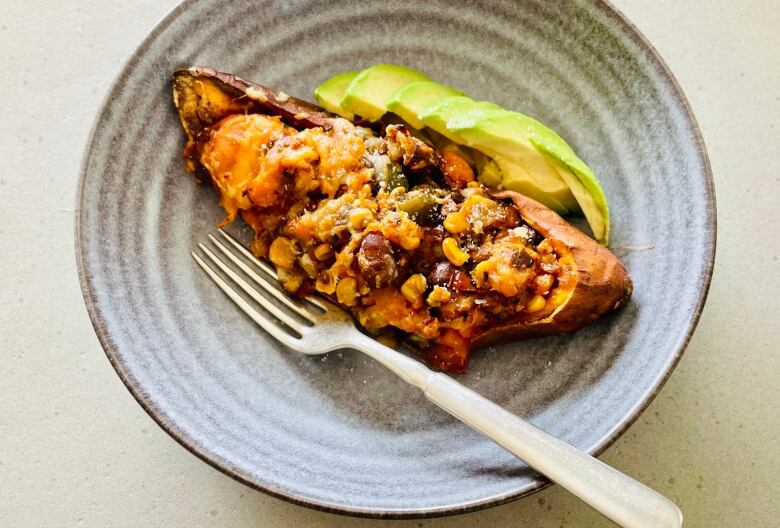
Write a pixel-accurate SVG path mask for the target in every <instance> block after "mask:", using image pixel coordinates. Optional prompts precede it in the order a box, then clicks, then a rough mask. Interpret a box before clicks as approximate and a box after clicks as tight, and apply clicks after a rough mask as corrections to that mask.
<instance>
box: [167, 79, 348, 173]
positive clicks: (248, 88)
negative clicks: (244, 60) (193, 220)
mask: <svg viewBox="0 0 780 528" xmlns="http://www.w3.org/2000/svg"><path fill="white" fill-rule="evenodd" d="M173 104H174V106H175V107H176V110H177V111H178V113H179V119H181V124H182V127H183V128H184V132H185V133H186V134H187V139H188V146H189V145H192V144H194V143H195V142H197V140H198V136H199V135H200V133H201V132H202V131H203V130H204V129H205V128H206V127H208V126H210V125H213V124H214V123H216V122H217V121H219V120H221V119H223V118H225V117H227V116H229V115H231V114H237V113H258V114H265V115H272V116H280V117H281V118H282V121H284V122H285V123H286V124H288V125H290V126H292V127H295V128H313V127H322V128H324V129H326V130H327V129H329V128H330V127H331V124H332V123H333V120H334V119H335V118H336V117H335V116H333V115H331V114H329V113H328V112H325V111H324V110H322V109H321V108H320V107H318V106H315V105H313V104H311V103H307V102H306V101H302V100H300V99H296V98H295V97H291V96H289V95H287V94H285V93H282V92H275V91H273V90H271V89H270V88H266V87H265V86H261V85H259V84H255V83H252V82H249V81H246V80H244V79H242V78H240V77H236V76H235V75H231V74H229V73H222V72H218V71H216V70H212V69H211V68H205V67H202V66H196V67H192V68H180V69H178V70H176V71H175V72H174V73H173ZM188 159H189V156H188Z"/></svg>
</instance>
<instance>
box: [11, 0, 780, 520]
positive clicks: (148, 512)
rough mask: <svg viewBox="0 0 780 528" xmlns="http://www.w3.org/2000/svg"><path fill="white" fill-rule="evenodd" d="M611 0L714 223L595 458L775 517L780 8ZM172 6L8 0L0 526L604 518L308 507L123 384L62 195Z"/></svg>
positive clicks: (532, 506)
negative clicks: (80, 271) (700, 174)
mask: <svg viewBox="0 0 780 528" xmlns="http://www.w3.org/2000/svg"><path fill="white" fill-rule="evenodd" d="M616 3H617V6H618V7H619V8H620V9H621V10H622V11H623V12H624V13H625V14H626V15H628V17H629V18H630V19H631V20H632V21H633V22H634V23H635V24H636V25H637V26H638V27H639V29H640V30H641V31H642V32H643V33H644V34H645V35H646V36H647V37H648V38H649V39H650V41H651V42H653V44H654V45H655V46H656V47H657V48H658V50H659V51H660V53H661V55H662V56H663V57H664V58H665V59H666V61H667V62H668V63H669V66H670V67H671V69H672V71H673V72H674V73H675V74H676V76H677V78H678V80H679V81H680V83H681V84H682V87H683V89H684V90H685V92H686V93H687V95H688V97H689V98H690V101H691V104H692V106H693V109H694V112H695V114H696V116H697V118H698V120H699V123H700V125H701V128H702V130H703V133H704V138H705V140H706V143H707V147H708V149H709V153H710V156H711V159H712V166H713V170H714V173H715V186H716V194H717V201H718V224H719V226H718V231H719V232H718V250H717V260H716V264H715V276H714V280H713V282H712V287H711V290H710V294H709V300H708V302H707V306H706V308H705V310H704V314H703V316H702V318H701V322H700V323H699V327H698V330H697V331H696V334H695V335H694V337H693V340H692V341H691V343H690V346H689V347H688V351H687V352H686V354H685V356H684V357H683V359H682V361H681V362H680V365H679V366H678V368H677V370H676V371H675V372H674V374H673V375H672V377H671V379H670V380H669V382H668V383H667V385H666V386H665V388H664V389H663V390H662V392H661V393H660V394H659V396H658V397H657V398H656V400H655V401H654V402H653V404H652V405H651V406H650V407H649V409H648V410H647V411H646V412H645V413H644V414H643V415H642V417H641V418H640V419H639V420H638V421H637V422H636V423H635V424H634V425H633V426H632V427H631V428H630V429H629V431H628V432H627V433H626V434H625V435H623V437H622V438H621V439H620V440H619V441H618V442H617V443H616V444H615V445H614V446H613V447H611V448H610V449H609V450H608V451H607V452H606V453H605V454H604V455H603V457H602V458H603V460H604V461H606V462H607V463H609V464H612V465H614V466H615V467H617V468H618V469H620V470H621V471H624V472H626V473H628V474H629V475H632V476H634V477H636V478H638V479H639V480H641V481H643V482H645V483H647V484H649V485H650V486H652V487H654V488H656V489H658V490H659V491H660V492H662V493H664V494H666V495H668V496H669V497H671V498H672V499H673V500H674V501H676V502H677V503H678V504H679V505H680V507H681V508H682V510H683V511H684V512H685V515H686V519H687V523H686V526H690V527H718V528H728V527H734V528H737V527H738V528H746V527H750V528H770V527H775V526H778V523H779V522H780V521H778V519H780V502H779V501H778V491H780V465H779V464H778V460H780V438H778V437H779V436H780V420H779V419H778V409H777V406H778V393H779V392H780V391H779V389H780V381H779V380H780V353H778V349H779V348H780V310H779V308H780V301H779V299H780V291H779V290H780V288H778V285H780V281H779V280H778V275H780V273H778V272H780V263H778V254H780V214H778V210H779V209H778V204H777V202H778V200H780V183H779V182H780V176H778V169H777V168H776V167H775V165H776V157H777V155H778V152H779V151H780V32H778V27H780V7H779V6H778V4H777V3H776V2H772V1H768V0H767V1H761V0H750V1H738V2H734V1H727V0H717V1H715V0H713V1H709V2H679V1H671V0H664V1H656V2H645V1H642V0H619V1H617V2H616ZM173 4H174V2H173V1H171V0H166V1H159V0H132V1H127V2H117V1H115V0H112V1H110V2H107V1H102V0H84V1H81V2H44V1H41V0H28V1H26V2H23V1H21V0H10V1H9V0H5V1H4V2H2V7H3V9H2V11H3V14H2V17H0V45H2V50H3V52H2V64H3V67H4V70H5V74H4V75H3V76H2V77H1V78H0V87H1V90H0V93H2V98H0V107H1V108H2V121H3V127H2V129H1V130H0V147H1V149H2V153H3V159H4V163H3V166H2V169H0V255H2V257H0V262H2V268H1V270H2V273H0V292H2V293H0V299H2V305H1V306H2V307H1V308H0V358H1V359H0V526H2V527H9V528H11V527H13V528H15V527H28V526H30V527H38V526H56V527H68V526H90V527H109V526H150V527H156V526H165V527H200V526H213V527H222V526H225V527H227V526H230V527H244V526H252V527H255V526H258V527H259V526H295V527H314V526H317V527H336V526H346V527H357V526H361V527H363V526H368V527H380V526H390V525H392V526H398V527H407V526H408V527H424V526H435V527H444V526H447V527H450V526H452V527H472V526H475V527H504V526H506V527H510V526H512V527H520V526H527V527H541V528H547V527H549V528H558V527H577V528H587V527H598V526H610V524H609V523H608V522H607V521H605V520H604V519H603V518H601V517H600V516H599V515H598V514H596V513H594V512H593V511H591V510H589V509H588V508H587V507H586V506H584V505H583V504H581V503H580V502H579V501H578V500H576V499H575V498H573V497H572V496H571V495H569V494H568V493H567V492H565V491H564V490H562V489H561V488H559V487H552V488H548V489H546V490H544V491H543V492H541V493H538V494H536V495H533V496H531V497H528V498H526V499H521V500H519V501H516V502H514V503H511V504H507V505H504V506H500V507H496V508H493V509H490V510H487V511H482V512H477V513H473V514H468V515H463V516H460V517H454V518H445V519H438V520H431V521H403V522H388V521H384V522H383V521H369V520H365V519H350V518H347V517H340V516H336V515H330V514H325V513H320V512H317V511H312V510H309V509H305V508H301V507H298V506H294V505H291V504H288V503H286V502H282V501H280V500H277V499H274V498H271V497H268V496H266V495H263V494H262V493H259V492H255V491H252V490H250V489H249V488H246V487H244V486H243V485H241V484H239V483H237V482H235V481H233V480H231V479H230V478H228V477H226V476H224V475H223V474H221V473H219V472H218V471H216V470H214V469H212V468H211V467H209V466H208V465H206V464H204V463H203V462H201V461H200V460H198V459H196V458H195V457H194V456H192V455H191V454H189V453H188V452H187V451H186V450H185V449H183V448H181V447H180V446H179V445H178V444H177V443H176V442H175V441H174V440H172V439H171V438H170V437H168V436H167V435H166V434H165V433H164V432H163V431H162V430H161V429H159V428H158V427H157V426H156V425H155V424H154V422H153V421H152V420H151V419H150V418H149V417H148V416H147V415H146V414H145V413H144V411H143V410H142V409H141V407H139V406H138V404H136V402H135V401H134V400H133V398H132V397H131V396H130V394H129V393H128V392H127V390H126V389H125V388H124V386H123V385H122V383H121V382H120V380H119V378H118V377H117V375H116V374H115V373H114V371H113V369H112V368H111V366H110V365H109V363H108V361H107V359H106V357H105V355H104V354H103V352H102V350H101V348H100V345H99V344H98V341H97V338H96V337H95V334H94V333H93V331H92V327H91V325H90V323H89V319H88V317H87V313H86V310H85V308H84V304H83V301H82V298H81V292H80V290H79V285H78V280H77V277H76V266H75V259H74V251H73V208H74V197H75V189H76V181H77V178H78V173H79V164H80V161H81V156H82V152H83V149H84V145H85V142H86V139H87V135H88V132H89V129H90V126H91V124H92V120H93V118H94V117H95V113H96V111H97V108H98V105H99V104H100V102H101V99H102V97H103V94H104V93H105V92H106V90H107V88H108V86H109V84H110V82H111V80H112V79H113V78H114V76H115V75H116V74H117V73H118V72H119V70H120V68H121V66H122V64H123V63H124V61H125V60H126V58H127V57H128V56H129V55H130V54H131V52H132V51H133V50H134V49H135V47H136V46H137V45H138V44H139V42H140V41H141V40H142V39H143V37H144V36H145V35H146V33H147V32H148V31H149V30H150V29H151V27H152V26H153V24H154V23H155V22H156V21H157V20H158V19H159V18H160V17H161V16H163V15H164V14H165V13H166V12H167V11H168V10H169V9H170V8H171V6H172V5H173ZM668 286H669V287H671V286H672V285H668ZM432 492H435V491H434V490H432Z"/></svg>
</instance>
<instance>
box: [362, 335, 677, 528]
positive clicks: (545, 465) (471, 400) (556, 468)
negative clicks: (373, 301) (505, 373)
mask: <svg viewBox="0 0 780 528" xmlns="http://www.w3.org/2000/svg"><path fill="white" fill-rule="evenodd" d="M361 335H362V334H361ZM363 337H365V339H362V338H360V339H359V343H356V345H358V348H359V349H360V350H362V351H364V352H366V353H367V354H368V355H370V356H371V357H373V358H374V359H376V360H378V361H379V362H381V363H382V364H383V365H385V366H386V367H388V368H389V369H390V370H392V371H393V372H395V373H396V374H398V375H399V376H401V378H403V379H404V380H405V381H407V382H408V383H411V384H412V385H415V386H417V387H419V388H420V389H422V390H423V392H424V393H425V395H426V396H427V397H428V399H429V400H431V401H432V402H434V403H435V404H437V405H438V406H439V407H441V408H442V409H444V410H445V411H447V412H449V413H450V414H452V415H453V416H455V417H456V418H458V419H460V420H461V421H463V422H464V423H466V424H468V425H469V426H471V427H472V428H474V429H476V430H477V431H479V432H480V433H482V434H484V435H485V436H487V437H488V438H490V439H491V440H493V441H494V442H495V443H497V444H498V445H500V446H501V447H503V448H504V449H506V450H507V451H509V452H510V453H512V454H513V455H515V456H516V457H518V458H519V459H521V460H523V461H524V462H525V463H526V464H528V465H529V466H531V467H532V468H534V469H536V470H537V471H538V472H540V473H542V474H543V475H545V476H546V477H547V478H549V479H550V480H552V481H553V482H555V483H557V484H559V485H561V486H563V487H564V488H566V489H568V490H569V491H570V492H572V493H573V494H574V495H576V496H577V497H579V498H580V499H582V500H583V501H584V502H585V503H587V504H589V505H590V506H592V507H593V508H595V509H596V510H597V511H599V512H600V513H602V514H603V515H604V516H606V517H608V518H609V519H611V520H613V521H614V522H615V523H617V524H618V525H620V526H623V527H624V528H679V527H681V526H682V512H681V511H680V509H679V508H678V507H677V506H676V505H675V504H674V503H673V502H672V501H670V500H669V499H667V498H666V497H664V496H663V495H661V494H660V493H658V492H656V491H654V490H652V489H650V488H648V487H647V486H645V485H644V484H642V483H640V482H637V481H636V480H634V479H632V478H631V477H629V476H628V475H624V474H623V473H621V472H619V471H617V470H616V469H614V468H612V467H610V466H608V465H606V464H604V463H603V462H601V461H599V460H597V459H596V458H594V457H592V456H590V455H587V454H585V453H583V452H582V451H579V450H577V449H576V448H574V447H572V446H570V445H569V444H567V443H565V442H563V441H562V440H559V439H558V438H555V437H554V436H552V435H551V434H549V433H546V432H544V431H542V430H541V429H539V428H538V427H536V426H534V425H532V424H531V423H529V422H527V421H525V420H523V419H522V418H519V417H517V416H515V415H514V414H512V413H510V412H509V411H507V410H505V409H503V408H501V407H500V406H498V405H496V404H495V403H493V402H491V401H490V400H487V399H485V398H483V397H482V396H480V395H479V394H477V393H476V392H474V391H472V390H471V389H469V388H467V387H464V386H463V385H461V384H460V383H458V382H457V381H455V380H454V379H452V378H450V377H449V376H446V375H444V374H439V373H434V372H433V371H431V370H430V369H428V368H427V367H425V366H424V365H423V364H421V363H420V362H418V361H415V360H413V359H411V358H409V357H408V356H405V355H403V354H401V353H399V352H396V351H395V350H393V349H391V348H388V347H386V346H384V345H382V344H381V343H378V342H377V341H374V340H373V339H371V338H369V337H368V336H363Z"/></svg>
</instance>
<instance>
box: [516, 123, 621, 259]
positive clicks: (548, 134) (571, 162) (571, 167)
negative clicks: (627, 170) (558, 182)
mask: <svg viewBox="0 0 780 528" xmlns="http://www.w3.org/2000/svg"><path fill="white" fill-rule="evenodd" d="M537 125H538V127H537V129H536V130H535V131H534V133H532V134H531V136H530V140H531V144H533V145H534V146H535V147H536V148H538V149H539V150H540V151H542V152H544V153H545V154H547V155H548V156H549V157H550V158H552V159H553V160H555V161H557V162H558V163H560V165H561V166H559V171H558V172H559V173H560V174H561V176H562V177H563V179H564V180H566V183H567V184H568V185H569V187H570V188H571V192H572V194H574V197H575V198H576V199H577V202H578V203H579V204H580V208H581V209H582V213H583V214H584V215H585V218H586V219H587V220H588V225H590V228H591V230H592V231H593V236H594V237H595V238H596V240H598V241H599V242H600V243H601V244H603V245H605V246H606V245H607V244H608V243H609V206H608V205H607V197H606V195H605V194H604V190H603V189H602V188H601V184H599V180H598V178H596V175H595V174H594V173H593V171H592V170H591V168H590V167H588V166H587V165H586V164H585V162H584V161H582V160H581V159H580V158H579V157H578V156H577V154H575V152H574V150H573V149H572V148H571V147H570V146H569V144H568V143H566V141H564V139H563V138H562V137H560V136H559V135H558V134H556V133H555V132H553V131H552V130H550V129H549V128H547V127H546V126H544V125H542V124H541V123H539V122H538V121H537ZM561 169H563V170H561Z"/></svg>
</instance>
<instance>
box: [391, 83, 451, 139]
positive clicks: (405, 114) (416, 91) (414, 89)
mask: <svg viewBox="0 0 780 528" xmlns="http://www.w3.org/2000/svg"><path fill="white" fill-rule="evenodd" d="M453 95H463V92H461V91H460V90H456V89H455V88H450V87H449V86H444V85H443V84H439V83H437V82H433V81H420V82H414V83H411V84H407V85H406V86H404V87H403V88H401V89H400V90H398V91H397V92H395V93H394V94H393V95H392V96H391V97H390V99H388V100H387V110H388V111H390V112H393V113H394V114H396V115H397V116H399V117H400V118H401V119H403V120H404V121H406V122H407V123H409V124H410V125H412V126H413V127H414V128H417V129H420V128H422V127H423V126H425V124H424V123H423V122H422V121H421V120H420V119H418V118H417V114H418V113H419V112H420V110H422V109H423V108H425V106H426V105H428V104H430V103H432V102H434V101H438V100H440V99H443V98H444V97H449V96H453Z"/></svg>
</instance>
